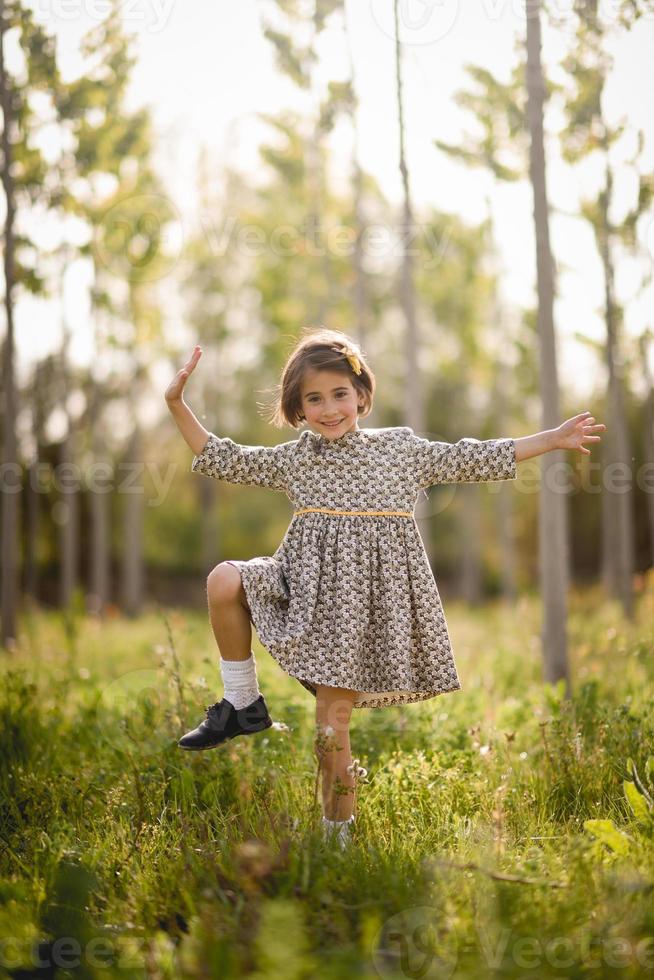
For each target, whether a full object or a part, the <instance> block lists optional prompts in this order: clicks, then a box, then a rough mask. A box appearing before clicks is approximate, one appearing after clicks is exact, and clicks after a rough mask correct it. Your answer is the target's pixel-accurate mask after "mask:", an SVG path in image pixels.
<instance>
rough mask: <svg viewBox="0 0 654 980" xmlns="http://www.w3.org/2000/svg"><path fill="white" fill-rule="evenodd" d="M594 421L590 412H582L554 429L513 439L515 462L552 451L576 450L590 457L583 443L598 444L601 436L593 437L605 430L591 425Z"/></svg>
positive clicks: (600, 426) (603, 427)
mask: <svg viewBox="0 0 654 980" xmlns="http://www.w3.org/2000/svg"><path fill="white" fill-rule="evenodd" d="M594 421H595V418H594V416H593V415H591V414H590V412H582V413H581V415H574V416H573V417H572V418H571V419H567V420H566V421H565V422H562V423H561V425H559V426H558V427H557V428H556V429H546V430H545V431H544V432H536V433H534V435H533V436H521V437H520V438H519V439H514V440H513V441H514V442H515V458H516V462H520V460H522V459H530V458H531V457H532V456H541V455H542V454H543V453H548V452H550V451H551V450H553V449H577V450H578V451H579V452H580V453H583V454H584V455H585V456H590V449H586V448H585V447H584V445H583V444H584V442H599V441H600V439H601V436H599V435H593V433H596V432H599V431H600V430H601V429H606V426H605V425H604V424H603V423H600V424H598V425H593V424H592V423H593V422H594Z"/></svg>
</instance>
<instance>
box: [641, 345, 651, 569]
mask: <svg viewBox="0 0 654 980" xmlns="http://www.w3.org/2000/svg"><path fill="white" fill-rule="evenodd" d="M648 342H649V334H648V335H643V336H641V338H640V340H639V346H640V355H641V363H642V365H643V375H644V378H645V425H644V433H643V459H644V461H645V466H647V467H649V469H650V471H654V390H653V389H652V378H651V375H650V371H649V364H648V363H647V355H648ZM645 496H646V498H647V524H648V527H649V561H650V565H651V566H652V567H654V493H652V492H651V491H650V492H649V493H646V494H645Z"/></svg>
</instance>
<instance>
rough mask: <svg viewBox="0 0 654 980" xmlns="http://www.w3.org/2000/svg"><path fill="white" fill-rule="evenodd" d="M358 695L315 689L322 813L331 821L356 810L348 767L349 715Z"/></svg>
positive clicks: (349, 760) (336, 689)
mask: <svg viewBox="0 0 654 980" xmlns="http://www.w3.org/2000/svg"><path fill="white" fill-rule="evenodd" d="M356 695H357V692H356V691H350V690H348V689H347V688H344V687H326V686H324V685H320V686H318V687H317V689H316V742H315V749H316V756H317V757H318V760H319V763H320V768H321V771H322V803H323V815H324V816H325V817H327V819H328V820H347V819H348V817H351V816H352V812H353V810H354V778H353V776H352V774H351V773H349V772H348V771H347V767H348V766H351V765H352V750H351V748H350V718H351V715H352V705H353V703H354V701H355V699H356ZM330 728H331V729H332V731H329V729H330ZM339 790H340V792H339ZM344 790H345V791H346V792H343V791H344Z"/></svg>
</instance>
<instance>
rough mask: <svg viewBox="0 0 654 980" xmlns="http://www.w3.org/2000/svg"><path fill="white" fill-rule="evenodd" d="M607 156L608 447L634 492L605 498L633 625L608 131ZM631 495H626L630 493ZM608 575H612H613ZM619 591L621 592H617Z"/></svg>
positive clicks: (612, 577) (614, 580) (615, 578)
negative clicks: (610, 212) (614, 285)
mask: <svg viewBox="0 0 654 980" xmlns="http://www.w3.org/2000/svg"><path fill="white" fill-rule="evenodd" d="M603 146H604V154H605V161H606V183H605V187H604V192H603V193H602V194H601V195H600V207H601V219H602V226H601V230H600V235H599V238H600V254H601V257H602V267H603V270H604V304H605V317H606V363H607V367H608V374H609V390H608V414H609V418H610V419H611V426H610V429H609V439H608V443H609V446H610V448H611V458H612V459H613V461H615V462H619V463H621V464H622V465H621V470H622V471H623V473H624V474H625V475H626V474H629V476H628V477H627V480H628V488H627V487H625V488H624V489H623V490H621V491H620V492H619V493H618V492H615V491H609V490H607V489H606V487H604V488H603V493H604V494H605V495H607V496H608V498H609V501H610V504H609V507H608V509H609V511H610V526H611V552H610V554H611V561H612V563H613V565H614V572H613V573H612V574H609V575H608V576H607V577H608V581H609V584H610V586H611V589H612V592H611V594H612V595H614V596H616V598H619V599H620V601H621V602H622V607H623V610H624V614H625V616H627V617H628V618H629V619H633V617H634V612H635V610H634V590H633V573H634V521H633V511H632V508H633V461H632V458H631V447H630V439H629V425H628V422H627V416H626V409H625V403H624V379H623V373H624V372H623V362H622V355H621V350H620V337H619V333H618V326H619V316H620V313H619V310H618V308H617V306H616V303H615V296H614V287H613V283H614V274H613V258H612V255H611V226H610V221H609V214H608V209H609V204H610V201H611V196H612V190H613V178H612V174H611V167H610V165H609V159H608V152H609V145H608V138H607V133H606V130H605V131H604V140H603ZM624 479H625V477H624V476H623V475H622V473H621V474H620V481H619V482H620V484H621V485H622V484H623V480H624ZM625 491H626V492H625ZM607 572H608V569H607ZM614 590H615V591H614Z"/></svg>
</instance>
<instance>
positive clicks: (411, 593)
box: [192, 426, 517, 708]
mask: <svg viewBox="0 0 654 980" xmlns="http://www.w3.org/2000/svg"><path fill="white" fill-rule="evenodd" d="M192 469H193V471H194V472H196V473H204V474H206V475H208V476H211V477H214V478H215V479H217V480H224V481H226V482H228V483H242V484H249V485H257V486H263V487H268V488H270V489H271V490H278V491H281V492H283V493H285V494H286V495H287V497H288V498H289V500H290V501H291V503H292V505H293V516H292V519H291V522H290V524H289V526H288V529H287V531H286V533H285V535H284V538H283V540H282V541H281V543H280V545H279V547H278V548H277V550H276V551H275V553H274V554H273V555H271V556H268V555H265V556H262V557H259V558H252V559H250V560H249V561H231V562H230V563H231V564H232V565H234V566H235V567H236V568H238V570H239V572H240V573H241V579H242V582H243V589H244V591H245V594H246V597H247V602H248V606H249V608H250V613H251V619H252V623H253V625H254V627H255V629H256V631H257V635H258V637H259V639H260V641H261V643H262V645H263V646H264V647H265V649H266V650H268V652H269V653H270V654H271V655H272V656H273V657H274V658H275V660H276V661H277V662H278V663H279V665H280V666H281V667H282V669H283V670H284V671H286V673H288V674H290V675H291V676H292V677H295V678H296V679H297V680H298V681H299V682H300V684H302V685H303V686H304V687H305V688H306V689H307V690H308V691H310V692H311V693H312V694H314V695H315V694H316V685H317V684H325V685H329V686H332V687H344V688H349V689H351V690H355V691H358V692H359V697H358V698H357V699H356V700H355V702H354V707H355V708H381V707H384V706H387V705H397V704H407V703H409V702H414V701H424V700H427V699H428V698H433V697H436V696H437V695H439V694H444V693H446V692H448V691H458V690H460V688H461V684H460V682H459V678H458V675H457V671H456V666H455V663H454V657H453V654H452V647H451V644H450V637H449V635H448V630H447V625H446V622H445V615H444V612H443V607H442V605H441V600H440V596H439V593H438V588H437V586H436V581H435V579H434V575H433V573H432V570H431V566H430V564H429V560H428V558H427V554H426V552H425V548H424V544H423V541H422V538H421V536H420V532H419V530H418V525H417V523H416V520H415V517H414V513H413V510H414V506H415V504H416V502H417V498H418V493H419V492H420V490H422V489H424V488H426V487H429V486H432V485H433V484H437V483H461V482H464V483H479V482H487V481H492V480H513V479H515V478H516V475H517V474H516V458H515V444H514V440H513V439H488V440H483V441H482V440H478V439H472V438H464V439H460V440H459V441H458V442H456V443H447V442H433V441H430V440H428V439H424V438H422V437H420V436H417V435H415V434H414V432H413V429H411V428H409V427H408V426H400V427H391V428H380V429H358V428H357V429H354V430H353V431H351V432H346V433H345V434H344V435H342V436H339V437H338V438H336V439H327V438H326V437H325V436H322V435H317V434H316V433H314V432H313V431H312V430H310V429H303V430H302V432H301V434H300V436H299V438H297V439H294V440H292V441H291V442H284V443H281V444H280V445H277V446H244V445H239V444H238V443H236V442H233V441H232V440H231V439H230V438H219V437H218V436H215V435H214V434H213V433H212V434H211V435H210V436H209V439H208V440H207V442H206V444H205V446H204V448H203V450H202V452H201V453H200V454H199V455H197V456H195V457H194V458H193V463H192Z"/></svg>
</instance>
